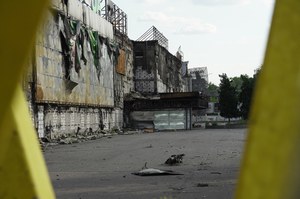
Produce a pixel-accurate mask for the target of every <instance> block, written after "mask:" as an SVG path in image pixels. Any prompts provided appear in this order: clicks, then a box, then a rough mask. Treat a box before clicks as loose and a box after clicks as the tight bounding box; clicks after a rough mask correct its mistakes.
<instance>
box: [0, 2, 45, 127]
mask: <svg viewBox="0 0 300 199" xmlns="http://www.w3.org/2000/svg"><path fill="white" fill-rule="evenodd" d="M47 5H48V1H46V0H26V1H9V0H7V1H5V0H2V1H1V3H0V22H1V23H0V24H1V31H0V60H1V62H0V65H1V72H0V81H1V83H0V93H1V99H0V102H1V103H0V113H1V114H0V122H1V121H2V118H3V117H4V114H3V113H4V111H5V110H6V109H7V107H8V106H9V103H10V101H11V98H12V95H13V93H14V88H15V87H16V85H17V82H18V80H19V79H20V76H21V74H22V71H23V70H22V68H23V66H24V62H25V59H26V57H27V55H28V54H29V53H30V52H29V51H30V48H31V45H32V44H33V41H34V39H35V32H36V30H37V26H38V24H39V22H40V21H41V17H42V15H43V12H44V11H45V9H46V7H47Z"/></svg>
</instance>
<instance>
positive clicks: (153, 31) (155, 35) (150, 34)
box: [137, 26, 169, 49]
mask: <svg viewBox="0 0 300 199" xmlns="http://www.w3.org/2000/svg"><path fill="white" fill-rule="evenodd" d="M150 40H157V41H158V44H159V45H161V46H162V47H164V48H166V49H168V48H169V41H168V39H167V38H166V37H165V36H164V35H163V34H162V33H161V32H159V31H158V30H157V28H155V27H154V26H152V27H151V28H149V30H147V31H146V32H145V33H144V34H143V35H142V36H140V37H139V38H138V39H137V41H150Z"/></svg>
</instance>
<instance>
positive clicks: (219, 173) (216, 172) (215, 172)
mask: <svg viewBox="0 0 300 199" xmlns="http://www.w3.org/2000/svg"><path fill="white" fill-rule="evenodd" d="M210 174H217V175H221V174H222V173H221V172H218V171H212V172H210Z"/></svg>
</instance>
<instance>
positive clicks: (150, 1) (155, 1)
mask: <svg viewBox="0 0 300 199" xmlns="http://www.w3.org/2000/svg"><path fill="white" fill-rule="evenodd" d="M165 1H167V0H143V1H142V2H144V3H146V4H148V5H157V4H162V3H164V2H165Z"/></svg>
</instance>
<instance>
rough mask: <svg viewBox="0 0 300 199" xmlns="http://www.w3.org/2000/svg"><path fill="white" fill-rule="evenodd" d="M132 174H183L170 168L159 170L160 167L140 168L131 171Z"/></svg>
mask: <svg viewBox="0 0 300 199" xmlns="http://www.w3.org/2000/svg"><path fill="white" fill-rule="evenodd" d="M132 174H133V175H138V176H161V175H183V174H182V173H177V172H174V171H172V170H160V169H154V168H149V169H142V170H140V171H138V172H134V173H132Z"/></svg>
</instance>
